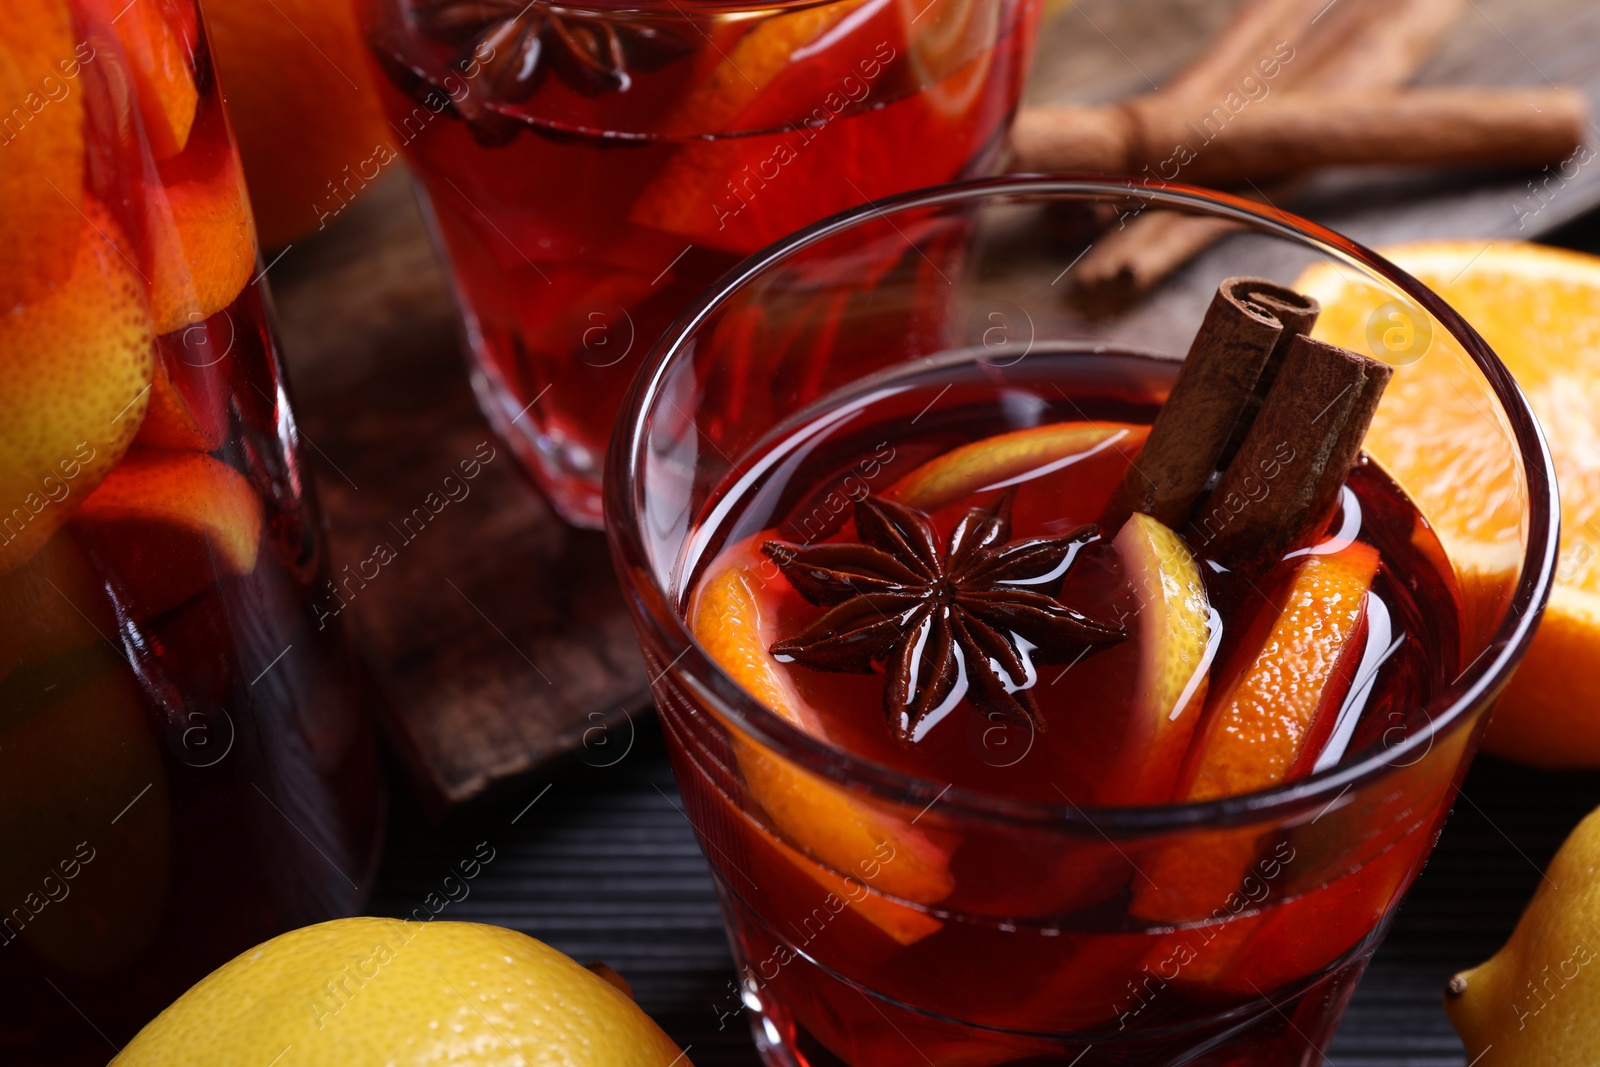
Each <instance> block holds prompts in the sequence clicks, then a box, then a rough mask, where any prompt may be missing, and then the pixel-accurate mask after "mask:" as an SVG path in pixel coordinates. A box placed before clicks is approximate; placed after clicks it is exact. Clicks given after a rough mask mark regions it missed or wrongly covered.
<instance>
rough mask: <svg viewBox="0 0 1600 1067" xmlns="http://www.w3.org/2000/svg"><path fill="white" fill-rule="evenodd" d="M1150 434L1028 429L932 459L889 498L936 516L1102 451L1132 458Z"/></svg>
mask: <svg viewBox="0 0 1600 1067" xmlns="http://www.w3.org/2000/svg"><path fill="white" fill-rule="evenodd" d="M1149 430H1150V428H1149V427H1148V426H1134V425H1129V424H1123V423H1087V422H1056V423H1050V424H1048V425H1045V426H1030V427H1029V428H1028V429H1025V430H1015V431H1013V432H1011V433H1005V434H998V435H996V436H994V437H986V438H984V439H983V440H981V441H974V442H972V443H971V444H969V445H962V446H961V447H960V448H956V449H952V450H950V451H949V452H946V453H944V454H943V455H940V456H936V457H934V458H933V459H930V460H929V461H928V462H926V463H924V464H923V465H922V466H920V467H918V468H917V469H916V470H914V471H912V472H911V473H910V474H907V475H906V476H905V477H903V478H901V479H900V480H899V481H897V482H895V484H894V485H893V486H892V487H891V488H890V490H889V493H888V495H889V497H890V498H891V499H894V500H898V501H900V502H901V503H903V504H908V505H910V506H911V507H914V508H918V509H920V510H922V511H938V510H939V509H940V508H942V507H944V506H946V505H948V504H953V503H954V502H956V501H957V500H960V499H962V498H963V497H966V496H968V495H970V494H972V493H976V492H979V491H981V490H983V489H991V488H1000V487H1001V486H1003V485H1005V484H1008V483H1011V482H1013V481H1021V480H1022V479H1023V478H1024V477H1042V476H1044V475H1046V474H1049V473H1051V472H1053V471H1055V470H1059V469H1060V468H1062V467H1065V466H1068V465H1069V464H1071V463H1073V462H1076V461H1077V460H1078V459H1080V458H1087V457H1088V456H1089V455H1091V454H1094V453H1098V452H1102V451H1105V450H1107V449H1119V450H1121V451H1124V452H1127V453H1129V454H1130V455H1131V454H1133V453H1135V452H1137V451H1138V450H1139V448H1140V446H1141V445H1143V444H1144V439H1145V436H1146V434H1148V433H1149Z"/></svg>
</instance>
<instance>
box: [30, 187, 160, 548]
mask: <svg viewBox="0 0 1600 1067" xmlns="http://www.w3.org/2000/svg"><path fill="white" fill-rule="evenodd" d="M0 210H4V207H3V206H0ZM84 213H85V215H86V216H87V217H88V219H89V225H86V226H82V227H73V229H72V232H73V233H74V234H75V240H76V248H75V249H74V252H75V259H74V261H73V266H72V272H71V274H70V275H69V276H68V277H67V278H66V279H65V281H63V282H62V283H61V284H60V285H59V286H57V287H56V288H55V289H53V290H52V291H50V292H49V293H48V294H47V295H45V296H42V297H40V298H39V299H38V300H35V301H34V302H32V303H29V304H26V305H23V306H21V307H18V308H14V309H12V310H11V311H10V313H9V314H5V315H0V354H3V357H0V517H3V518H4V520H5V521H4V523H3V525H0V573H3V572H5V571H8V570H10V569H12V568H13V567H15V566H17V565H19V564H21V563H23V562H25V561H26V560H27V559H28V558H29V557H30V556H32V555H33V553H34V552H36V551H37V550H38V549H39V546H41V545H43V544H44V542H45V541H46V540H47V539H49V537H50V535H51V534H53V533H54V532H55V531H56V530H57V529H59V528H60V526H61V524H62V523H63V522H65V521H66V520H67V518H68V517H69V516H70V515H71V514H72V512H73V511H74V510H75V509H76V508H77V507H78V506H79V505H80V504H81V503H82V502H83V500H84V499H85V498H86V497H88V495H89V494H90V493H91V492H93V490H94V488H95V486H96V485H98V484H99V483H100V481H101V479H103V478H104V477H105V476H106V474H107V472H108V471H110V470H111V468H112V467H113V466H114V465H115V464H116V462H117V460H118V459H120V458H121V457H122V454H123V452H124V451H126V450H127V448H128V446H129V444H130V443H131V442H132V441H133V438H134V435H135V434H136V433H138V431H139V424H140V422H141V421H142V420H143V418H144V412H145V407H146V405H147V404H148V403H149V387H150V379H151V374H152V370H153V366H154V354H153V353H154V346H153V344H152V339H151V336H150V317H149V314H148V312H147V311H146V308H145V301H144V285H143V283H142V282H141V281H140V280H139V275H138V273H137V272H136V271H135V268H134V266H133V264H132V263H131V262H130V261H129V260H128V259H127V258H126V255H127V253H126V249H127V247H128V245H127V242H126V240H125V239H123V238H122V237H121V235H120V232H119V231H118V229H117V226H116V223H115V222H114V221H113V220H112V219H111V217H110V215H109V214H108V213H107V212H106V211H105V209H104V208H102V207H100V206H99V204H97V203H96V202H94V201H93V200H90V199H88V198H86V199H85V201H84ZM76 217H77V216H76V215H74V218H76ZM58 239H60V238H58Z"/></svg>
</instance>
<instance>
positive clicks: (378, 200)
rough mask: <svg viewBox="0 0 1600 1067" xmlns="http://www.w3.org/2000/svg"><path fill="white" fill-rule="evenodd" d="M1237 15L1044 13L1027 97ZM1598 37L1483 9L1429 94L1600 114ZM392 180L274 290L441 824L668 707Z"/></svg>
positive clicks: (1528, 203)
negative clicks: (470, 353) (1509, 95)
mask: <svg viewBox="0 0 1600 1067" xmlns="http://www.w3.org/2000/svg"><path fill="white" fill-rule="evenodd" d="M1335 2H1337V0H1335ZM1231 7H1232V5H1230V4H1224V3H1216V2H1208V0H1140V2H1132V0H1080V2H1079V3H1077V4H1075V5H1074V6H1071V7H1068V8H1065V9H1063V10H1060V11H1058V12H1057V13H1056V14H1055V15H1054V16H1053V17H1052V18H1051V20H1050V21H1049V22H1048V23H1047V25H1046V27H1045V29H1044V32H1043V34H1042V39H1041V43H1040V53H1039V62H1038V66H1037V70H1036V75H1035V78H1034V80H1033V83H1032V86H1031V88H1030V92H1029V96H1030V99H1032V100H1034V101H1060V100H1085V101H1088V100H1105V99H1111V98H1115V97H1117V96H1120V95H1125V94H1127V93H1132V92H1139V91H1143V90H1146V89H1149V88H1150V87H1152V86H1153V85H1159V84H1160V82H1161V80H1162V79H1164V78H1165V77H1167V76H1168V75H1169V74H1170V73H1171V72H1172V71H1173V70H1175V69H1177V68H1178V67H1180V66H1181V65H1182V64H1183V63H1184V62H1185V61H1186V60H1187V59H1188V58H1189V57H1190V56H1191V55H1192V54H1193V52H1194V51H1195V50H1196V49H1197V48H1199V47H1201V46H1202V44H1203V42H1204V40H1205V38H1206V36H1207V35H1208V34H1209V33H1210V32H1211V31H1212V30H1213V29H1214V28H1215V27H1216V26H1217V25H1218V24H1219V23H1220V22H1221V21H1222V20H1223V19H1224V18H1225V17H1226V15H1227V11H1228V10H1229V9H1231ZM1597 40H1600V7H1597V6H1596V5H1595V4H1594V3H1593V0H1545V2H1543V3H1539V4H1527V3H1519V2H1518V0H1471V2H1470V3H1469V4H1468V7H1467V11H1466V14H1465V15H1464V16H1463V18H1462V20H1461V22H1460V24H1459V25H1458V26H1457V28H1456V30H1455V31H1454V32H1453V33H1452V35H1451V36H1450V37H1449V39H1448V40H1447V41H1446V43H1445V46H1444V47H1443V49H1442V50H1441V52H1440V54H1439V55H1438V57H1437V58H1436V59H1435V60H1434V61H1433V62H1431V63H1430V64H1429V65H1428V67H1427V68H1426V69H1425V71H1424V73H1423V76H1422V79H1421V80H1422V81H1424V82H1434V83H1449V82H1461V83H1470V84H1517V83H1525V84H1544V83H1546V82H1558V83H1564V84H1575V85H1581V86H1583V87H1584V88H1585V89H1587V90H1588V92H1589V94H1590V96H1591V99H1592V100H1593V101H1594V102H1595V103H1596V104H1597V105H1600V56H1597V54H1596V49H1595V45H1594V42H1595V41H1597ZM393 169H394V173H392V174H390V175H389V176H388V177H387V178H385V179H384V180H383V181H382V182H380V183H379V184H378V186H377V187H376V188H375V189H374V190H373V191H372V192H370V193H369V195H368V196H367V197H366V198H365V199H363V200H361V201H359V202H358V203H357V204H356V205H354V206H353V207H351V208H349V209H348V210H346V211H345V212H343V213H342V214H341V215H340V216H339V217H338V218H336V219H335V220H334V221H333V223H332V224H331V226H330V227H329V229H328V231H327V232H326V233H323V234H320V235H317V236H315V237H313V238H311V239H308V240H306V241H303V242H300V243H298V244H296V245H293V246H290V247H289V248H288V249H287V250H286V251H285V252H284V253H283V254H282V256H281V257H280V258H278V259H276V260H275V261H274V262H273V264H272V266H271V267H270V271H269V275H268V277H269V281H270V282H271V284H272V287H273V289H274V291H275V293H276V297H277V304H278V308H279V323H280V327H281V332H282V337H283V342H284V349H285V352H286V355H287V358H288V362H289V364H290V374H291V379H292V383H293V386H294V392H295V395H296V399H297V401H298V413H299V417H300V420H301V432H302V455H303V457H304V459H305V461H306V462H307V464H308V465H309V466H310V468H311V469H312V470H313V472H314V474H315V481H316V485H317V488H318V490H319V492H320V494H321V497H322V501H323V504H324V510H325V513H326V516H327V519H328V524H329V530H330V538H329V547H330V553H331V557H332V563H333V567H332V568H331V569H332V571H333V572H334V575H335V578H336V580H338V581H339V582H340V584H341V586H342V588H341V589H340V590H339V599H334V597H333V596H332V595H330V596H329V597H328V598H326V599H325V600H324V602H323V603H324V607H325V608H326V609H327V610H328V611H330V612H331V611H333V610H334V609H336V608H338V609H339V610H338V615H339V616H340V618H341V620H342V621H343V622H345V623H347V624H348V625H349V626H350V629H351V632H352V633H353V635H354V636H355V639H356V641H357V644H358V646H359V647H360V649H361V651H362V652H363V654H364V656H365V657H366V659H367V661H368V663H369V664H370V666H371V669H372V672H373V674H374V676H375V678H376V680H377V682H378V684H379V686H380V688H381V689H382V691H383V693H384V695H385V697H386V698H387V701H388V704H389V706H390V709H391V714H390V717H389V727H390V729H389V735H390V737H391V739H392V741H393V744H394V748H395V750H396V751H397V752H398V753H399V754H400V757H401V759H402V761H403V762H404V764H405V766H406V768H407V771H408V774H409V777H410V779H411V781H412V783H413V784H414V786H415V788H416V789H417V790H418V793H419V796H420V797H421V800H422V803H423V806H424V808H425V809H426V810H427V811H429V812H430V813H432V814H435V815H437V814H440V813H443V812H444V811H446V810H448V809H449V808H451V807H453V806H456V805H459V804H461V803H463V802H465V801H467V800H470V799H473V798H475V797H478V796H480V795H481V794H483V793H484V792H485V791H488V790H491V789H495V788H502V789H507V788H509V789H515V788H517V783H518V782H519V781H520V780H524V779H526V777H527V775H529V774H530V773H532V772H533V771H535V770H537V769H538V768H541V767H543V766H544V765H546V764H548V763H550V762H551V761H553V760H556V759H558V758H560V757H563V756H572V757H573V758H575V759H578V760H581V761H583V762H588V763H593V764H603V763H605V762H606V761H607V760H609V759H611V758H613V756H614V754H615V753H616V752H617V751H620V747H619V746H621V745H622V744H624V743H625V741H626V738H625V737H624V736H623V734H624V733H625V732H626V731H627V730H628V729H630V728H631V722H632V720H631V718H630V715H631V713H633V712H637V711H639V710H640V709H642V708H644V707H645V706H646V703H647V700H648V694H647V690H646V686H645V677H644V673H643V668H642V665H641V663H640V661H639V658H638V654H637V652H636V651H635V648H634V645H633V638H632V634H631V630H630V627H629V624H628V621H627V619H626V616H625V613H624V610H623V606H622V601H621V596H620V593H619V591H618V589H617V587H616V584H615V581H614V579H613V577H612V574H611V569H610V566H609V563H608V561H607V559H606V555H605V546H604V543H603V539H602V538H601V537H600V536H599V535H596V534H590V533H579V532H576V531H573V530H570V529H568V528H567V527H565V526H564V525H562V524H561V523H560V522H559V521H557V520H556V519H555V517H554V516H553V515H552V513H551V512H550V510H549V508H548V507H547V506H546V505H545V504H544V502H543V501H542V499H541V498H540V497H539V496H538V494H537V492H535V491H534V489H533V488H532V486H531V483H530V482H529V481H528V480H527V479H526V478H525V477H524V476H523V475H522V474H521V473H520V472H519V471H518V470H517V469H516V468H515V465H514V463H513V460H512V458H511V456H510V454H509V452H508V451H507V450H506V449H505V448H504V447H503V446H501V445H500V444H499V443H498V442H496V441H495V440H494V438H493V436H492V434H491V432H490V431H489V429H488V427H487V425H486V424H485V423H484V421H483V420H482V418H481V417H480V416H479V415H478V413H477V410H476V407H475V405H474V402H473V399H472V395H471V392H470V390H469V388H468V386H467V383H466V374H465V369H464V364H463V360H462V356H461V353H460V341H459V332H458V328H457V325H456V318H455V312H454V309H453V307H452V304H451V299H450V295H449V290H448V286H447V283H446V280H445V277H444V275H443V273H442V271H441V270H440V267H439V266H438V263H437V261H436V260H435V258H434V256H433V254H432V252H431V250H430V247H429V244H428V240H427V235H426V233H425V231H424V229H423V225H422V222H421V217H420V215H419V213H418V212H417V210H416V207H415V204H414V203H413V201H412V199H411V195H410V191H409V187H408V183H407V180H406V178H405V176H404V175H403V173H401V170H402V168H401V167H400V165H399V164H395V165H394V168H393ZM1530 183H1534V184H1530ZM1597 202H1600V161H1595V162H1590V163H1588V164H1587V165H1585V166H1582V167H1578V168H1577V170H1576V173H1575V175H1574V176H1573V177H1572V178H1570V179H1565V178H1562V179H1559V180H1551V178H1550V175H1548V174H1543V175H1541V174H1530V173H1528V172H1525V171H1524V172H1515V173H1499V174H1493V173H1490V174H1483V173H1478V174H1452V175H1440V174H1433V173H1401V172H1389V173H1384V172H1373V171H1367V172H1362V173H1359V174H1358V173H1344V174H1328V175H1325V176H1323V177H1322V178H1319V179H1318V180H1317V181H1316V182H1315V183H1313V184H1312V185H1311V186H1310V187H1309V188H1308V189H1307V190H1306V192H1305V193H1304V195H1303V196H1302V197H1301V198H1300V199H1298V200H1296V201H1294V202H1291V203H1289V204H1287V205H1285V206H1288V207H1290V208H1293V209H1296V210H1300V211H1302V212H1304V213H1307V214H1310V215H1311V216H1312V217H1314V218H1316V219H1318V220H1319V221H1324V222H1327V223H1328V224H1330V225H1333V226H1335V227H1337V228H1339V229H1342V230H1344V231H1346V232H1348V233H1350V234H1351V235H1353V236H1355V237H1357V238H1358V239H1360V240H1363V241H1366V242H1368V243H1382V242H1385V241H1392V240H1401V239H1408V238H1413V237H1424V236H1438V237H1459V236H1466V237H1493V236H1525V237H1526V236H1534V235H1536V234H1537V233H1540V232H1544V231H1546V230H1549V229H1551V228H1552V227H1554V226H1556V225H1558V224H1560V223H1562V222H1564V221H1566V220H1568V219H1570V218H1573V217H1575V216H1576V215H1578V214H1581V213H1582V212H1583V211H1585V210H1587V209H1588V208H1590V207H1591V206H1593V205H1594V204H1595V203H1597ZM1519 225H1520V227H1521V228H1520V229H1519ZM1162 317H1163V318H1167V317H1169V316H1166V315H1163V316H1162ZM485 450H492V452H493V458H492V459H490V460H489V461H488V462H486V463H483V464H482V467H481V470H479V472H478V474H477V476H476V477H475V478H473V479H471V480H470V481H466V480H463V479H462V478H461V471H460V464H461V463H462V461H464V460H471V459H473V458H474V456H475V454H476V455H487V454H488V452H487V451H485ZM451 474H454V475H456V477H457V479H458V480H457V481H456V482H454V483H450V484H447V483H446V482H445V478H446V476H447V475H451ZM447 491H449V492H454V493H455V494H456V495H457V496H461V499H460V500H453V499H450V498H449V497H448V495H447ZM430 494H435V495H434V496H432V497H430ZM440 501H444V503H442V504H441V503H440ZM430 505H431V506H430ZM419 508H421V509H423V510H422V511H420V512H419V511H418V510H417V509H419ZM435 510H437V514H436V515H435V514H434V511H435ZM408 517H409V518H410V522H409V524H408V522H407V519H408ZM385 549H386V550H387V551H384V550H385ZM391 554H392V558H389V556H390V555H391ZM380 560H386V562H380ZM345 568H349V570H346V569H345ZM352 592H353V594H354V595H347V594H348V593H352ZM341 600H342V601H344V602H345V603H344V606H343V607H342V608H340V601H341Z"/></svg>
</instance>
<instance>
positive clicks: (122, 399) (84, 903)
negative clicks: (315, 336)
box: [0, 0, 383, 1063]
mask: <svg viewBox="0 0 1600 1067" xmlns="http://www.w3.org/2000/svg"><path fill="white" fill-rule="evenodd" d="M6 10H7V16H6V19H5V23H4V27H3V29H0V857H3V860H0V1060H4V1061H5V1062H8V1063H13V1062H28V1063H45V1062H51V1063H55V1062H61V1063H79V1062H81V1063H104V1062H105V1061H106V1059H107V1058H108V1057H109V1056H110V1055H111V1054H112V1050H111V1049H109V1048H108V1047H107V1042H110V1043H113V1044H116V1045H118V1046H120V1045H121V1043H122V1042H123V1041H125V1040H126V1039H127V1038H128V1037H129V1036H131V1034H132V1033H133V1032H134V1031H135V1030H137V1029H138V1027H140V1026H141V1025H143V1024H144V1022H146V1021H147V1020H148V1019H149V1018H151V1017H152V1016H153V1015H155V1014H156V1013H157V1012H158V1011H160V1010H161V1009H162V1008H164V1007H165V1006H166V1005H167V1004H168V1003H169V1002H170V1001H171V1000H172V999H174V998H175V997H177V996H178V994H180V993H182V992H183V991H184V990H185V989H186V988H187V987H188V986H190V985H191V984H192V983H194V982H195V981H197V980H199V979H200V978H201V977H203V976H204V975H205V974H206V973H207V972H209V971H210V970H211V969H212V968H214V967H216V966H217V965H219V964H221V963H223V962H225V961H226V960H227V959H229V958H230V957H232V956H233V955H235V954H237V953H238V952H240V951H243V950H244V949H246V948H248V947H249V946H251V945H253V944H255V943H257V942H260V941H262V940H264V939H266V938H267V937H270V936H272V935H273V934H275V933H278V932H280V931H282V930H285V929H288V928H290V927H294V926H299V925H303V924H306V923H311V922H316V921H320V920H322V919H327V918H332V917H335V916H339V915H347V914H350V913H351V912H353V911H355V910H356V909H357V908H358V907H359V906H360V904H361V901H362V900H363V894H364V889H363V887H364V886H365V885H366V883H367V879H368V877H369V875H370V873H371V870H372V868H373V865H374V863H375V860H376V854H377V848H378V843H379V833H380V828H381V822H382V811H383V801H382V796H383V794H382V788H381V782H380V779H379V774H378V767H377V761H376V753H375V747H374V741H373V732H372V727H371V722H370V716H369V713H368V709H367V708H366V707H365V705H364V703H363V699H364V698H363V695H362V690H361V689H360V688H359V687H358V685H357V675H356V668H355V665H354V663H353V661H352V659H351V657H350V654H349V652H348V651H347V649H346V646H345V645H344V643H343V641H342V639H341V636H340V634H339V633H338V631H337V630H335V629H333V628H331V627H330V628H324V626H323V625H322V624H321V623H320V622H319V620H318V619H317V618H315V617H314V615H313V613H312V611H311V608H310V595H311V591H312V587H313V585H314V584H315V583H316V581H317V580H318V578H319V576H320V574H321V568H322V566H323V555H322V542H321V537H320V533H319V529H318V526H317V523H316V519H315V514H314V508H313V502H312V501H311V499H310V487H309V486H308V485H307V484H306V483H305V472H304V471H303V469H302V468H301V466H300V463H299V460H298V458H297V456H296V435H295V424H294V417H293V415H292V413H291V411H290V408H289V404H288V399H287V396H286V394H285V389H284V382H283V376H282V367H281V365H280V362H279V357H278V352H277V348H276V342H275V340H274V337H273V333H272V329H271V326H270V323H269V316H268V309H267V294H266V290H265V288H264V287H263V285H262V283H261V281H260V277H259V274H258V272H259V270H260V266H259V264H258V262H257V248H256V238H255V230H254V227H253V224H252V222H251V217H250V211H249V202H248V200H247V199H246V197H245V189H244V184H243V178H242V175H241V172H240V169H239V160H238V155H237V153H236V152H235V149H234V143H233V138H232V135H231V134H230V132H229V128H228V120H227V116H226V114H225V112H224V110H223V102H222V96H221V93H220V91H219V89H218V86H217V82H216V79H215V76H214V75H213V72H212V67H211V62H210V58H209V52H208V46H207V40H206V31H205V24H204V21H203V20H202V19H201V17H200V13H199V10H198V7H197V5H196V3H195V2H194V0H138V2H137V3H131V4H130V3H127V2H126V0H29V2H28V3H26V4H9V5H7V8H6Z"/></svg>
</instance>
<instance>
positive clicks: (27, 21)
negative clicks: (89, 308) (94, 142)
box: [0, 0, 84, 351]
mask: <svg viewBox="0 0 1600 1067" xmlns="http://www.w3.org/2000/svg"><path fill="white" fill-rule="evenodd" d="M0 25H3V26H4V27H5V36H4V39H3V40H0V107H3V108H4V111H3V112H0V152H3V153H4V154H3V157H0V158H3V165H0V312H4V311H5V310H6V309H8V308H11V307H14V306H15V305H16V304H18V303H20V302H23V301H26V300H28V299H30V298H32V297H33V296H35V295H37V294H39V293H43V292H47V291H48V290H49V289H50V287H51V286H53V285H55V284H57V283H59V282H61V281H62V280H63V279H64V278H65V277H66V276H67V274H68V272H69V271H71V269H72V263H73V256H74V254H75V253H76V251H77V248H78V238H77V232H78V229H79V228H80V227H81V226H82V225H83V219H82V216H81V215H80V214H79V208H80V207H81V206H82V203H83V158H84V137H83V98H82V95H81V94H79V93H76V92H71V91H68V92H67V93H65V94H64V95H63V94H62V92H61V90H62V89H63V88H66V87H69V86H70V85H71V83H70V81H68V80H66V78H65V75H66V73H67V71H69V70H71V71H76V70H77V63H78V58H77V56H78V53H77V52H76V51H75V50H74V44H75V38H74V36H73V32H72V19H71V16H70V14H69V13H68V11H67V7H66V4H65V3H64V2H62V0H0ZM63 64H64V66H63ZM7 351H9V349H8V350H7Z"/></svg>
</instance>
